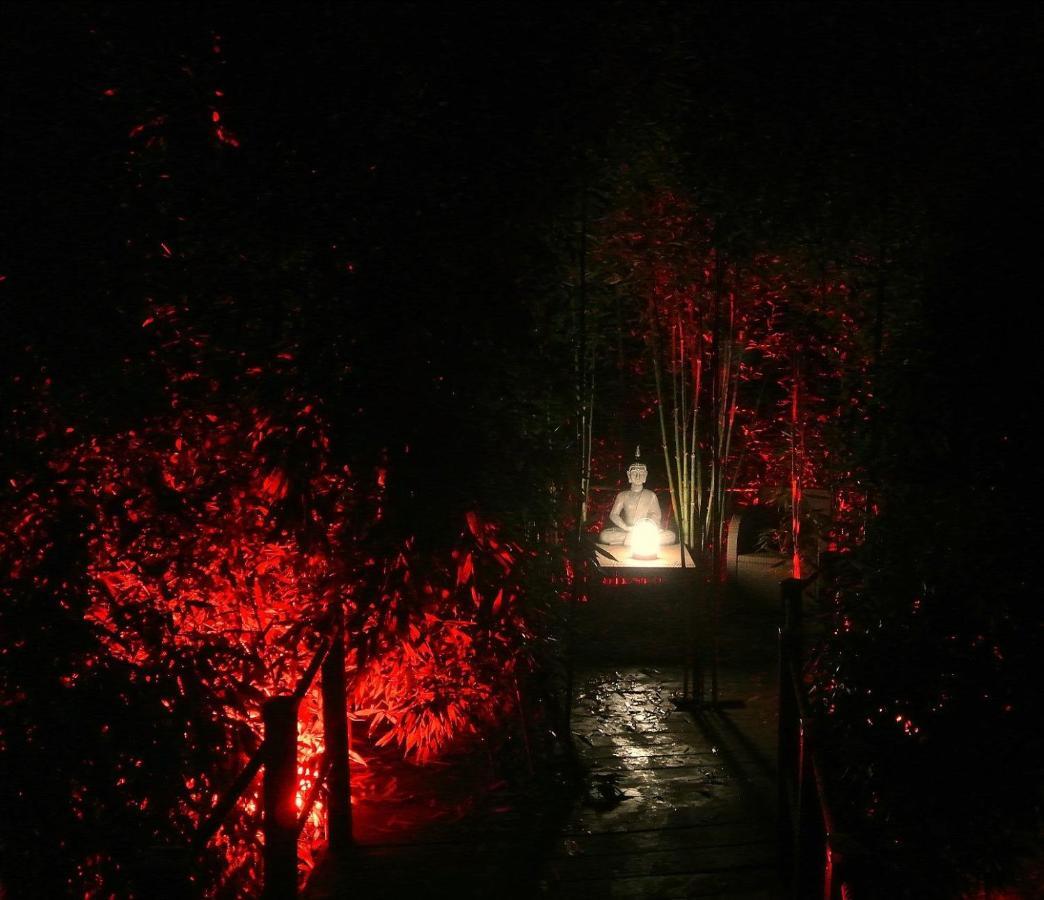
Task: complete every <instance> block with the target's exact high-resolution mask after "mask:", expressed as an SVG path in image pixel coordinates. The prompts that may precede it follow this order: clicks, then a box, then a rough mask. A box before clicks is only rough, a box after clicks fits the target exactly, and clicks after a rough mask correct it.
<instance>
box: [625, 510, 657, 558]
mask: <svg viewBox="0 0 1044 900" xmlns="http://www.w3.org/2000/svg"><path fill="white" fill-rule="evenodd" d="M659 551H660V529H659V528H657V527H656V523H655V522H653V521H652V519H642V520H641V521H639V522H636V523H635V525H634V528H633V529H632V530H631V559H656V558H657V557H658V556H659Z"/></svg>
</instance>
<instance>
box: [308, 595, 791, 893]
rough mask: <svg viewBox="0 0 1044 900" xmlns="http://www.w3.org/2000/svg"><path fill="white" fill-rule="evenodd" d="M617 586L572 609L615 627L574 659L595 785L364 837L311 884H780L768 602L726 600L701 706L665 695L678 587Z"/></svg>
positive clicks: (609, 889) (540, 889)
mask: <svg viewBox="0 0 1044 900" xmlns="http://www.w3.org/2000/svg"><path fill="white" fill-rule="evenodd" d="M627 590H630V589H627ZM611 598H612V599H611V602H610V603H609V604H605V605H601V606H599V605H597V598H596V599H595V600H592V605H591V606H590V608H589V609H588V610H585V615H586V616H587V618H586V622H582V623H581V624H582V625H583V626H584V627H587V628H593V629H594V631H595V632H596V633H598V634H601V635H603V636H604V635H610V636H611V638H612V639H611V640H600V641H598V642H595V643H594V644H588V645H587V646H586V647H585V648H584V649H585V652H584V653H582V654H581V662H580V663H579V665H578V667H577V669H576V672H575V687H576V690H575V692H574V705H573V715H572V721H571V732H572V737H573V745H574V747H575V750H576V754H577V756H578V758H579V762H580V764H581V766H582V767H583V768H584V769H585V770H586V771H587V773H588V774H587V783H588V785H589V787H588V791H587V796H586V797H585V798H583V799H578V800H577V802H576V804H575V807H574V808H573V809H572V811H571V812H570V811H568V809H566V810H565V814H564V816H563V811H562V810H559V811H558V812H557V813H555V814H554V815H551V814H547V815H545V814H544V813H542V812H541V811H540V810H534V809H532V808H529V809H525V808H524V804H522V805H519V806H514V807H511V805H510V804H508V805H507V806H505V810H504V814H503V815H496V816H494V817H492V818H491V817H490V816H489V815H488V814H487V815H486V816H484V817H478V818H472V819H465V820H463V821H459V822H454V823H447V824H446V825H444V826H440V827H439V828H436V829H434V830H432V831H431V832H429V833H427V834H425V835H423V836H421V835H416V836H414V837H413V839H412V840H410V841H407V842H396V841H388V842H386V843H381V844H379V845H373V844H371V845H370V846H367V847H364V848H361V849H360V850H359V851H357V852H356V854H355V856H354V858H353V859H350V860H346V861H344V862H345V865H344V867H343V872H341V873H340V874H337V873H334V874H333V875H328V876H327V877H326V878H325V879H319V880H318V881H319V882H321V883H317V884H316V885H313V888H312V890H311V891H310V893H309V895H308V896H310V897H312V898H315V900H319V898H334V897H349V896H353V895H355V894H362V895H367V896H369V895H374V896H382V897H400V896H402V897H412V896H422V897H425V898H433V897H454V898H455V900H459V898H466V897H474V898H482V900H486V898H498V900H499V898H508V897H518V898H538V900H539V898H561V900H565V898H569V900H588V898H590V900H595V898H597V900H603V898H604V900H653V898H657V900H659V898H685V897H721V898H727V900H771V898H779V897H782V896H783V892H782V890H781V887H780V884H779V881H778V873H777V848H776V843H775V840H776V834H775V802H776V786H775V752H776V747H775V745H776V685H775V677H776V676H775V670H776V642H775V636H776V623H775V621H774V619H775V616H774V612H773V611H772V610H769V609H766V608H765V607H764V606H748V607H743V606H733V607H730V608H728V609H726V610H725V613H724V615H723V618H722V627H721V633H720V635H719V648H720V661H721V666H720V671H719V679H718V685H719V696H720V697H721V698H722V699H724V700H728V701H731V702H730V704H729V706H728V707H727V708H723V709H719V710H717V711H712V712H704V713H700V714H698V715H697V714H693V713H692V712H691V711H688V710H686V709H680V708H679V707H678V705H677V704H676V702H675V701H676V699H677V698H679V697H680V696H681V694H682V690H683V684H684V677H683V670H682V668H681V656H680V655H679V654H677V653H675V652H674V650H675V649H676V648H677V647H678V641H677V638H678V633H679V632H678V628H679V622H680V621H681V618H680V616H679V607H678V603H677V597H672V596H671V594H670V592H669V590H667V588H657V589H646V593H645V594H639V595H634V596H628V595H627V593H626V590H625V591H620V590H615V591H614V592H613V593H612V595H611ZM621 611H622V613H623V615H622V620H623V621H621V618H620V613H621ZM658 611H666V613H667V614H665V615H660V614H659V612H658ZM639 612H640V613H641V614H640V615H639ZM614 620H615V621H614ZM638 623H643V624H642V625H641V628H640V630H638V631H632V632H631V633H630V634H629V633H628V631H627V628H633V627H635V626H636V625H637V624H638ZM621 629H622V630H621ZM580 639H581V640H583V639H584V631H583V629H581V631H580ZM701 639H703V640H704V641H705V642H706V640H707V635H702V636H701ZM658 647H659V648H660V651H662V650H663V648H664V647H667V648H668V651H669V652H659V655H657V648H658ZM707 683H708V687H709V678H708V680H707ZM327 868H328V869H329V866H327Z"/></svg>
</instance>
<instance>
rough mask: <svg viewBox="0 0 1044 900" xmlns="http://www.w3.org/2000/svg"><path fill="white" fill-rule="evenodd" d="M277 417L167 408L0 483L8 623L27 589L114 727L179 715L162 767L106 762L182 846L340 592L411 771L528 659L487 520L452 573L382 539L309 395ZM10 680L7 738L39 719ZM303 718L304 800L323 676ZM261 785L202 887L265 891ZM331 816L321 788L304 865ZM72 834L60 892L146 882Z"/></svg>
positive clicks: (366, 714) (474, 717)
mask: <svg viewBox="0 0 1044 900" xmlns="http://www.w3.org/2000/svg"><path fill="white" fill-rule="evenodd" d="M280 408H281V410H282V411H283V412H282V414H281V415H276V414H274V413H271V412H267V411H262V410H260V409H258V408H256V407H254V406H237V405H235V404H231V403H219V402H217V401H216V400H215V399H214V398H213V396H209V397H208V399H207V400H206V402H194V403H187V404H183V403H181V402H179V401H175V402H174V403H173V404H172V409H171V410H170V412H169V413H168V414H166V415H164V416H160V417H157V418H155V419H153V420H151V421H149V422H146V423H143V424H142V426H141V427H140V428H136V429H134V430H129V431H125V432H121V433H117V434H114V435H111V436H109V437H104V438H103V437H96V438H90V439H86V440H83V441H79V442H75V443H73V444H72V445H71V446H68V447H66V448H65V449H63V450H60V451H57V452H55V453H54V454H53V457H52V458H50V459H48V460H47V461H46V463H45V464H44V465H43V466H42V467H41V469H40V471H38V472H37V473H36V474H35V475H32V476H30V475H26V476H24V477H16V478H15V479H13V480H12V482H11V484H10V485H9V488H10V491H9V493H10V495H11V496H10V501H11V502H10V505H9V508H10V509H11V510H13V511H14V512H13V515H11V516H9V517H8V524H7V526H5V528H4V529H3V531H2V536H0V551H2V558H3V560H4V571H3V572H2V573H0V574H2V580H0V591H2V593H3V596H2V601H3V603H4V607H5V611H6V612H7V614H8V618H10V617H11V611H12V610H14V609H18V608H21V609H25V608H26V600H25V598H26V597H27V596H32V598H33V602H35V603H38V604H43V605H45V606H46V608H47V609H53V610H56V611H58V612H59V613H60V614H61V615H64V616H65V617H66V618H67V619H68V621H69V623H70V625H71V627H75V628H78V629H79V632H78V633H79V634H80V638H79V644H78V646H77V648H76V649H75V650H74V651H72V652H70V653H69V654H68V655H67V656H66V657H65V658H64V659H63V660H62V669H63V671H62V672H61V675H60V678H61V683H62V685H63V686H64V687H65V689H66V690H67V691H68V692H69V695H68V696H69V697H75V696H77V695H78V693H79V692H82V691H85V690H90V689H91V686H92V685H96V684H98V683H99V673H102V672H104V673H109V674H106V676H105V677H111V678H112V679H113V681H114V683H116V684H117V685H118V687H117V688H116V689H114V690H113V691H112V692H111V693H112V696H111V698H110V699H111V702H112V719H113V720H120V719H121V718H122V719H126V720H137V719H140V718H142V717H145V718H146V721H147V722H148V723H149V727H152V724H153V723H154V721H155V719H156V718H165V717H167V716H169V717H170V722H171V726H170V728H169V729H168V730H167V731H166V732H164V734H165V737H164V740H170V741H173V742H174V743H173V745H171V746H167V747H166V748H165V750H164V751H163V754H164V759H165V760H166V762H165V765H166V769H165V770H164V771H161V772H156V771H155V770H154V771H153V772H152V773H150V777H146V775H145V772H146V770H147V769H148V768H149V766H148V765H146V763H145V761H144V759H143V755H141V754H137V755H136V753H135V752H126V753H125V752H122V751H120V752H119V754H118V758H117V759H116V760H115V762H111V761H110V763H111V765H112V773H111V781H112V782H114V783H115V784H116V786H117V796H116V799H113V800H111V802H112V803H113V804H115V805H116V806H119V807H120V809H121V815H124V816H125V817H127V818H128V820H129V821H138V822H140V825H141V827H142V829H143V830H144V831H146V832H148V835H147V837H146V838H144V840H146V842H152V843H154V844H160V845H166V846H179V845H180V846H184V845H186V844H187V843H188V842H189V840H190V839H191V835H192V832H193V831H194V830H195V828H197V827H198V826H199V824H200V822H201V821H202V820H203V818H204V817H205V816H206V814H207V812H208V811H209V810H210V809H211V808H212V807H213V805H214V804H215V803H216V801H217V798H218V796H219V795H220V793H221V792H222V791H223V790H224V788H225V787H226V786H227V785H228V784H229V783H230V782H231V781H232V779H233V777H234V776H235V774H236V773H237V772H238V771H239V770H240V769H241V768H242V766H243V765H244V763H245V762H246V760H247V758H248V757H249V756H250V754H251V753H252V752H253V751H254V750H255V749H256V748H257V746H258V745H259V741H260V726H259V723H260V718H261V716H260V712H261V704H262V702H263V701H264V700H265V699H266V698H267V697H269V696H271V695H273V694H280V693H289V692H291V691H292V690H293V688H294V686H295V685H296V683H297V682H298V679H299V678H300V677H301V674H302V673H303V671H304V670H305V668H306V667H307V664H308V662H309V660H310V658H311V656H312V654H313V652H314V651H315V649H316V647H317V646H318V644H319V641H320V638H321V633H322V631H323V628H324V617H325V616H326V613H327V610H328V609H329V607H330V606H331V605H333V604H344V606H345V608H346V610H347V612H348V621H349V623H350V633H349V635H348V640H349V647H350V665H349V684H350V685H353V686H354V690H353V693H352V699H351V701H350V702H351V704H352V705H353V706H354V707H355V709H354V711H352V715H353V717H354V718H355V719H356V720H362V721H368V722H369V730H370V732H371V734H372V735H373V736H374V737H375V738H376V740H377V743H378V744H379V745H394V746H396V747H398V748H400V750H401V752H403V753H404V754H406V755H408V756H409V757H410V758H411V759H412V760H414V761H415V762H424V761H426V760H428V759H430V758H432V757H433V756H435V755H437V754H438V753H440V752H443V751H444V750H446V749H447V748H449V747H450V746H454V745H456V744H457V743H458V742H459V739H460V738H462V737H464V736H466V735H468V734H475V733H477V732H479V731H481V730H482V729H483V728H485V727H488V726H490V725H491V724H494V723H495V722H496V721H497V720H498V718H499V717H500V715H501V714H502V712H503V711H505V710H508V709H511V708H512V706H513V704H514V702H515V700H516V697H517V690H518V688H517V678H518V677H519V676H520V675H522V674H523V673H524V672H525V670H526V667H527V657H526V655H525V654H524V653H523V652H521V651H522V649H523V645H524V643H525V641H526V640H527V637H528V632H527V630H526V625H525V622H524V619H523V617H522V614H521V610H520V607H519V597H520V594H521V588H520V586H519V584H518V581H517V579H516V577H515V575H516V571H515V570H516V564H517V562H518V560H519V558H520V556H521V551H520V550H519V548H518V547H516V546H514V545H511V544H509V543H507V542H503V541H501V540H500V539H498V537H497V533H496V529H495V528H494V527H493V526H491V525H486V524H481V523H480V522H479V520H478V518H477V517H471V518H469V527H468V529H467V531H466V533H465V539H464V541H463V543H462V545H461V547H460V548H459V549H458V550H456V551H454V553H453V558H452V559H450V560H447V561H446V562H445V563H442V562H439V561H438V560H432V559H422V558H420V557H419V555H418V554H417V553H415V552H414V551H413V550H412V547H411V542H410V541H409V540H407V541H406V542H405V549H403V550H396V549H391V550H389V549H388V548H386V547H380V546H377V545H376V544H375V543H374V542H373V541H372V540H371V535H370V532H369V529H370V526H371V525H372V524H373V523H374V522H376V521H377V520H378V519H379V518H380V515H381V513H380V507H381V503H382V495H383V491H384V481H385V478H386V474H385V473H384V472H383V471H382V472H380V473H379V474H378V477H377V478H376V479H373V480H372V481H370V480H368V483H367V484H365V485H360V483H359V480H357V479H355V478H353V477H352V475H351V473H350V471H349V469H348V468H347V467H346V466H343V465H342V466H335V465H334V464H333V463H332V462H331V455H330V448H329V441H328V438H327V437H326V434H325V430H324V427H323V422H322V420H321V418H320V416H319V414H318V413H317V411H316V408H315V406H314V404H311V403H308V402H305V401H304V400H301V399H300V398H297V397H295V396H288V397H284V398H283V402H282V403H281V404H280ZM43 438H46V435H42V436H41V443H42V445H43V446H46V441H44V440H43ZM401 546H402V543H401V542H400V547H401ZM42 608H44V606H40V607H36V611H35V612H32V611H30V612H31V614H34V615H35V614H38V613H39V610H40V609H42ZM77 623H78V624H77ZM3 649H4V652H5V653H6V652H8V651H9V650H10V649H11V648H10V647H4V648H3ZM16 680H17V679H14V678H13V677H11V678H7V677H5V679H4V681H5V684H4V687H5V688H10V693H9V694H8V696H9V697H10V698H11V699H10V701H9V702H8V704H7V706H6V707H5V710H4V717H3V720H2V721H3V730H4V738H5V740H7V739H9V738H10V735H11V733H12V732H13V730H14V728H13V727H12V726H14V725H15V723H20V722H28V723H31V722H32V720H33V717H34V716H38V715H39V714H40V712H39V710H38V709H35V708H34V707H33V696H32V692H33V690H34V685H33V683H32V681H31V679H30V677H29V676H26V677H25V678H23V679H21V680H20V682H19V683H18V684H15V683H14V682H15V681H16ZM139 694H145V695H147V697H148V698H149V700H148V703H146V702H145V700H143V699H142V696H139ZM299 721H300V727H301V733H300V739H299V740H300V743H299V758H300V769H299V774H300V776H301V783H300V790H299V797H298V801H299V804H300V802H301V800H302V798H303V796H304V795H305V794H306V793H307V791H308V789H309V788H310V786H311V783H312V781H313V780H314V778H315V774H316V771H317V768H318V758H319V754H320V753H321V752H322V749H323V739H322V726H321V715H320V712H319V703H318V698H317V688H316V687H313V689H312V691H311V692H310V693H309V694H308V695H306V697H305V698H304V700H303V702H302V705H301V710H300V717H299ZM99 724H100V725H101V727H102V729H103V732H105V730H106V729H108V727H109V726H108V724H107V723H104V722H103V723H99ZM121 728H122V726H118V725H117V726H116V727H115V729H116V731H120V730H121ZM157 740H158V739H157ZM152 743H154V744H155V743H156V741H153V742H152ZM30 744H31V738H28V739H26V746H25V747H23V748H22V749H23V750H25V752H26V754H27V755H28V754H30V753H31V752H32V747H31V746H30ZM84 752H85V754H88V755H89V754H90V753H91V752H92V751H91V750H90V748H89V747H88V748H85V751H84ZM106 752H108V751H106ZM356 758H357V760H360V758H359V757H358V755H357V754H356ZM360 761H362V760H360ZM88 762H89V761H88ZM90 765H91V766H92V767H93V768H92V769H91V772H93V771H96V768H97V767H95V766H94V764H93V763H90ZM85 777H86V778H87V781H86V782H85V783H83V784H82V785H74V786H72V787H71V788H70V792H71V794H72V802H73V806H74V808H75V809H76V810H78V811H79V812H78V817H79V821H81V822H83V823H85V826H84V827H85V828H86V823H89V821H90V820H91V819H92V817H93V816H94V815H95V813H96V807H97V805H98V804H99V803H100V801H99V800H98V798H97V797H96V796H95V794H96V789H95V788H94V786H93V782H92V781H91V778H93V775H91V774H88V776H85ZM357 777H361V778H363V779H364V780H365V779H366V778H367V777H368V776H367V773H366V772H365V770H359V771H358V772H357ZM103 780H104V781H105V783H106V784H108V783H109V781H110V777H109V776H108V775H107V774H106V775H105V776H104V779H103ZM162 780H165V782H166V786H165V787H164V786H162V785H160V786H157V784H156V782H157V781H162ZM390 789H393V786H392V787H391V788H389V787H387V786H385V788H383V789H382V790H385V792H386V791H387V790H390ZM375 791H376V789H374V788H372V787H368V786H367V785H365V784H364V785H363V786H362V793H367V792H369V793H371V794H372V793H374V792H375ZM258 794H259V785H258V784H257V783H255V785H254V786H253V787H252V788H250V789H248V791H247V792H246V794H245V795H244V796H243V798H242V800H241V802H240V804H239V806H238V807H237V810H236V812H235V813H234V814H233V816H232V817H231V818H230V819H229V820H228V821H227V822H226V823H225V825H224V826H223V828H222V829H221V830H220V831H219V833H218V835H217V836H216V837H215V838H214V839H213V840H212V841H211V844H210V848H209V850H208V852H207V855H206V858H205V860H204V865H203V867H202V868H201V869H200V870H199V874H200V880H201V882H202V886H203V887H205V888H206V885H210V887H209V888H207V890H210V891H215V890H217V891H220V892H224V893H229V892H233V893H234V892H235V891H237V890H242V889H244V886H245V885H249V884H251V883H254V882H255V880H256V878H257V875H258V872H259V870H260V866H259V850H260V848H259V842H258V829H259V823H260V814H261V810H260V808H259V796H258ZM107 802H109V801H107ZM146 810H149V812H148V815H143V814H144V813H145V811H146ZM322 813H323V802H322V799H321V798H320V800H319V801H318V802H317V804H316V806H315V808H314V810H313V813H312V815H311V818H310V820H309V822H308V823H307V824H306V827H305V831H304V833H303V835H302V851H303V853H302V856H303V858H304V860H305V863H306V866H307V865H308V863H309V861H310V859H311V855H312V853H313V851H314V850H315V848H316V847H317V846H318V845H319V844H320V843H321V841H322V834H323V827H322ZM132 827H138V826H132ZM81 843H82V844H83V847H84V853H83V857H82V858H80V859H71V862H70V870H69V872H68V873H67V876H66V883H67V885H68V886H74V885H75V886H78V885H82V884H86V883H88V882H93V883H95V884H96V885H97V886H98V887H99V889H101V888H104V889H112V890H118V889H120V888H121V886H122V887H123V888H131V887H133V886H134V885H135V884H138V885H140V884H141V883H142V882H141V880H140V879H141V877H145V876H135V875H134V873H133V872H129V871H128V867H127V865H126V863H125V861H124V860H121V859H119V858H118V856H119V854H116V853H112V852H111V851H112V848H111V846H106V842H105V840H104V839H103V838H101V839H99V841H98V842H95V843H92V841H91V840H90V839H89V838H88V837H84V838H83V840H82V841H81Z"/></svg>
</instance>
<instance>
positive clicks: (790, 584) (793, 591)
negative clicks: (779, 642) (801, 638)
mask: <svg viewBox="0 0 1044 900" xmlns="http://www.w3.org/2000/svg"><path fill="white" fill-rule="evenodd" d="M779 588H780V596H781V597H782V599H783V627H784V628H786V629H787V631H790V632H791V633H792V634H794V635H795V636H796V635H797V633H798V632H799V631H800V629H801V619H802V614H803V611H802V608H801V595H802V593H803V592H804V589H805V583H804V582H803V581H801V579H799V578H784V579H783V580H782V581H781V582H780V583H779Z"/></svg>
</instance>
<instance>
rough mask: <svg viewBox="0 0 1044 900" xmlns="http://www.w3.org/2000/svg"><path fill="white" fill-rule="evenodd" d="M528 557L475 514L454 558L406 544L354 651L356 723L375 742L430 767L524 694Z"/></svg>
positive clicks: (387, 573)
mask: <svg viewBox="0 0 1044 900" xmlns="http://www.w3.org/2000/svg"><path fill="white" fill-rule="evenodd" d="M523 552H524V551H523V550H522V548H521V547H518V546H517V545H515V544H512V543H509V542H505V541H503V539H502V538H499V537H498V530H497V528H496V527H495V526H494V525H492V524H489V523H484V522H482V521H481V519H480V518H479V517H478V516H477V515H476V514H474V513H472V514H469V516H468V528H467V530H466V532H465V534H464V539H463V542H462V544H461V546H460V547H459V548H458V549H456V550H454V551H453V552H452V555H451V558H450V559H448V560H439V559H426V560H425V559H420V558H419V557H418V556H417V554H415V553H413V552H412V549H411V547H410V546H407V547H406V548H405V549H404V551H403V552H402V553H400V554H399V555H398V556H397V557H396V559H395V560H393V561H392V563H391V565H389V566H388V567H387V569H386V571H385V573H384V580H383V584H382V585H381V588H380V590H381V598H382V602H381V604H380V605H379V606H378V607H376V608H373V609H371V610H369V611H368V612H367V614H366V619H365V621H364V622H363V624H362V626H361V629H360V631H361V634H362V641H363V643H362V645H361V647H360V649H358V650H357V651H356V654H357V657H356V658H357V659H358V660H359V675H358V677H357V679H356V681H355V687H354V691H353V703H354V705H355V707H356V708H355V715H356V716H358V717H360V718H368V719H369V732H370V734H371V735H372V736H376V744H377V745H378V746H384V745H387V744H389V743H392V742H395V743H396V744H398V745H399V746H400V747H402V749H403V750H404V751H405V752H406V753H407V754H408V755H409V756H411V757H412V758H414V759H416V760H417V761H420V762H424V761H426V760H428V759H430V758H431V757H432V756H434V755H436V754H438V753H439V752H440V751H442V750H444V749H445V748H446V747H448V746H449V745H450V744H451V743H452V742H453V741H454V740H455V739H457V738H459V737H461V736H462V735H467V734H473V733H475V732H476V731H478V730H479V728H480V727H481V725H483V724H491V723H494V722H496V721H497V720H498V719H499V718H500V717H501V716H502V715H503V714H504V712H506V711H507V710H509V709H510V708H511V707H512V706H513V704H514V700H515V698H516V697H517V695H518V679H519V677H520V676H522V675H524V674H525V673H526V672H527V670H528V667H529V665H530V662H531V661H530V660H529V657H528V655H527V654H526V653H525V652H524V647H525V644H526V643H527V642H528V641H529V639H530V637H531V635H530V634H529V631H528V626H527V624H526V621H525V618H524V617H523V615H522V611H521V608H520V606H519V600H520V597H521V595H522V585H521V583H520V581H519V579H518V577H517V572H516V569H517V563H518V561H519V560H520V558H521V557H522V555H523Z"/></svg>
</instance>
